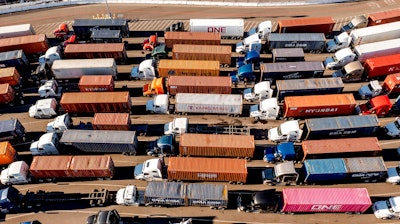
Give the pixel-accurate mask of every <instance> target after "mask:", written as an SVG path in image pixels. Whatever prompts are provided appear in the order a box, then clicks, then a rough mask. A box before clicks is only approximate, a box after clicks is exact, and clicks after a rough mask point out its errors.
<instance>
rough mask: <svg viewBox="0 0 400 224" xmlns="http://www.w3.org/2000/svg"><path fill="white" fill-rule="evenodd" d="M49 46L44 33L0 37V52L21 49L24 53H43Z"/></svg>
mask: <svg viewBox="0 0 400 224" xmlns="http://www.w3.org/2000/svg"><path fill="white" fill-rule="evenodd" d="M49 46H50V45H49V41H48V39H47V37H46V35H45V34H37V35H28V36H20V37H11V38H3V39H0V52H5V51H14V50H23V51H24V53H25V54H26V55H32V54H44V53H46V51H47V49H49Z"/></svg>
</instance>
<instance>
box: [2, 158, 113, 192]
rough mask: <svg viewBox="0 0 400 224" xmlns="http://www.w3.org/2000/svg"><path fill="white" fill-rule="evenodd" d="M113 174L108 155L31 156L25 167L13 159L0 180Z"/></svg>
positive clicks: (23, 181) (8, 182) (12, 181)
mask: <svg viewBox="0 0 400 224" xmlns="http://www.w3.org/2000/svg"><path fill="white" fill-rule="evenodd" d="M113 176H114V162H113V160H112V158H111V156H105V155H90V156H83V155H80V156H55V155H52V156H34V157H33V160H32V163H31V165H30V166H29V165H28V164H27V163H26V162H24V161H22V160H21V161H16V162H13V163H11V164H10V165H8V167H7V168H6V169H4V170H2V171H1V176H0V181H1V183H2V184H4V185H11V184H26V183H31V182H36V181H47V180H62V179H69V180H71V179H80V178H86V179H90V178H107V179H111V178H112V177H113Z"/></svg>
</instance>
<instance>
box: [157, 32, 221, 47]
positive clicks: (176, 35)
mask: <svg viewBox="0 0 400 224" xmlns="http://www.w3.org/2000/svg"><path fill="white" fill-rule="evenodd" d="M164 39H165V44H166V45H167V47H168V48H172V47H173V46H174V44H196V45H220V44H221V34H220V33H209V32H165V33H164Z"/></svg>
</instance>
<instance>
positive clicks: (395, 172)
mask: <svg viewBox="0 0 400 224" xmlns="http://www.w3.org/2000/svg"><path fill="white" fill-rule="evenodd" d="M387 174H388V177H387V178H386V182H388V183H391V184H400V167H399V166H396V167H388V168H387Z"/></svg>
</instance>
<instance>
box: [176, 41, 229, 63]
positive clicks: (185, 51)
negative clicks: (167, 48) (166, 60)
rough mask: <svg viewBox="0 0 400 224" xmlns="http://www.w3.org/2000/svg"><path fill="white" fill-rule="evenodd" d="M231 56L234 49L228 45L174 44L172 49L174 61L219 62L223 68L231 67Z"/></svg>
mask: <svg viewBox="0 0 400 224" xmlns="http://www.w3.org/2000/svg"><path fill="white" fill-rule="evenodd" d="M231 56H232V49H231V47H230V46H226V45H190V44H174V46H173V48H172V59H173V60H206V61H219V63H220V66H223V67H230V66H231V64H232V59H231Z"/></svg>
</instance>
